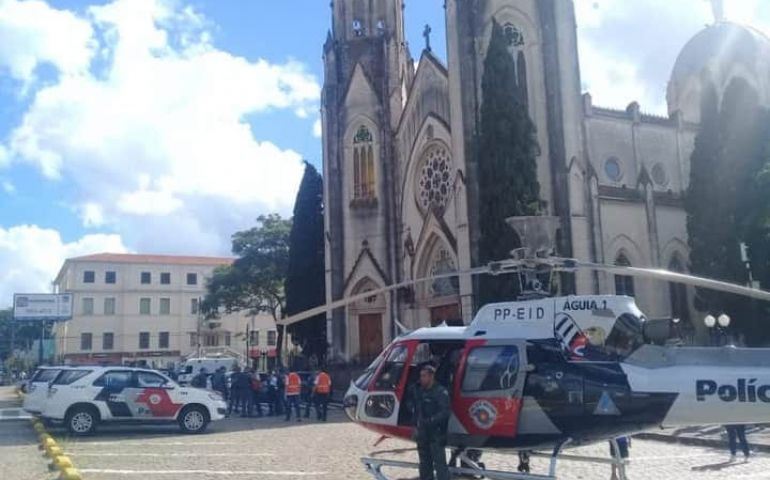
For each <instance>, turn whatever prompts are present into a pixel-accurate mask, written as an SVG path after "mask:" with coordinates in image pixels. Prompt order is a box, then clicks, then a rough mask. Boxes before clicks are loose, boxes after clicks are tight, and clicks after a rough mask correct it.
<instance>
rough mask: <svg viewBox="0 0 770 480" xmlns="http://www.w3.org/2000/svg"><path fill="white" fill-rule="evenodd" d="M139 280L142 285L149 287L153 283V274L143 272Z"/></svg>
mask: <svg viewBox="0 0 770 480" xmlns="http://www.w3.org/2000/svg"><path fill="white" fill-rule="evenodd" d="M139 280H140V282H141V283H142V285H149V284H150V283H152V274H151V273H150V272H142V273H141V274H140V275H139Z"/></svg>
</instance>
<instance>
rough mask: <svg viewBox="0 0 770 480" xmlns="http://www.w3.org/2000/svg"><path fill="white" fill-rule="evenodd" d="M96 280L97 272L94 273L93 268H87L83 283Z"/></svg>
mask: <svg viewBox="0 0 770 480" xmlns="http://www.w3.org/2000/svg"><path fill="white" fill-rule="evenodd" d="M94 282H96V273H94V271H93V270H86V271H85V272H83V283H94Z"/></svg>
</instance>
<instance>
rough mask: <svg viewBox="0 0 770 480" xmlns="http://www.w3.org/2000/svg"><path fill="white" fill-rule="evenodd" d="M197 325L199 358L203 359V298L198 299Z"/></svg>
mask: <svg viewBox="0 0 770 480" xmlns="http://www.w3.org/2000/svg"><path fill="white" fill-rule="evenodd" d="M195 313H196V322H195V323H196V324H197V327H196V328H197V334H196V337H197V339H198V355H197V357H198V358H201V297H198V308H197V310H196V312H195Z"/></svg>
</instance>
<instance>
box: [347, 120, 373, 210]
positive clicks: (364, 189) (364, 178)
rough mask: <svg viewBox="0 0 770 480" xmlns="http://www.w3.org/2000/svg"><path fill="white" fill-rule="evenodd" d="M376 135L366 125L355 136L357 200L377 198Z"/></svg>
mask: <svg viewBox="0 0 770 480" xmlns="http://www.w3.org/2000/svg"><path fill="white" fill-rule="evenodd" d="M375 185H376V183H375V170H374V137H373V135H372V132H370V131H369V129H368V128H366V127H365V126H364V125H361V127H359V128H358V130H357V131H356V135H355V137H354V138H353V196H354V198H355V199H356V200H367V199H374V198H376V196H377V195H376V191H375Z"/></svg>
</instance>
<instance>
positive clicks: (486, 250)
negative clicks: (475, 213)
mask: <svg viewBox="0 0 770 480" xmlns="http://www.w3.org/2000/svg"><path fill="white" fill-rule="evenodd" d="M518 81H519V79H518V77H517V74H516V64H515V63H514V60H513V57H512V55H511V53H510V51H509V50H508V40H507V39H506V37H505V34H504V33H503V29H502V28H501V27H500V25H498V24H497V23H496V22H495V24H494V25H493V27H492V37H491V39H490V43H489V49H488V50H487V54H486V58H485V60H484V75H483V78H482V84H481V94H482V104H481V122H480V123H481V128H480V132H479V138H478V169H479V170H478V176H479V182H478V183H479V234H480V238H479V261H480V262H481V263H482V264H484V263H487V262H490V261H495V260H502V259H505V258H508V257H509V256H510V251H511V250H513V249H514V248H517V247H519V246H520V243H519V241H518V239H517V238H516V234H515V232H514V231H513V230H512V229H511V228H510V227H509V226H508V224H507V223H506V222H505V220H506V219H507V218H509V217H514V216H525V215H536V214H538V213H539V211H540V208H541V203H542V202H541V201H540V184H539V183H538V180H537V163H536V157H537V155H538V150H539V147H538V144H537V139H536V136H535V135H536V132H535V125H534V123H533V122H532V120H531V119H530V118H529V112H528V109H527V102H526V99H525V98H523V96H524V95H523V93H524V92H526V88H522V87H523V86H520V85H518ZM522 81H523V80H522ZM517 291H518V279H517V278H516V277H514V276H512V275H504V276H500V277H482V278H481V279H480V280H479V305H480V306H481V305H484V304H486V303H489V302H494V301H501V300H507V299H512V298H515V296H516V294H517Z"/></svg>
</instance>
